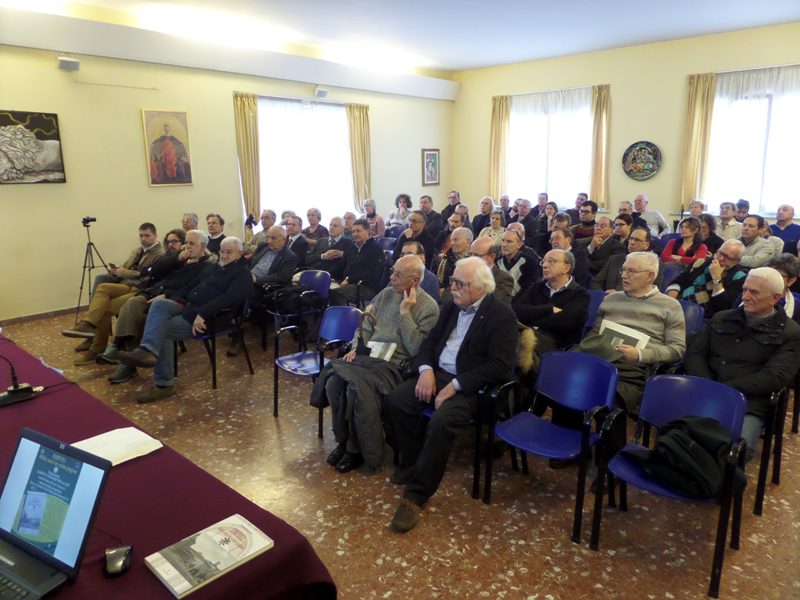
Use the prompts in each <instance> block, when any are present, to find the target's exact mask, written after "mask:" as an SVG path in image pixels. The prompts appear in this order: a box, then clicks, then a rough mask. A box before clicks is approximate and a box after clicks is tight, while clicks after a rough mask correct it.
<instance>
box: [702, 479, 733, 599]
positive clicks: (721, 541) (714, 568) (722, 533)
mask: <svg viewBox="0 0 800 600" xmlns="http://www.w3.org/2000/svg"><path fill="white" fill-rule="evenodd" d="M732 493H733V481H732V478H728V481H727V482H726V483H725V487H724V489H723V492H722V498H721V503H720V507H719V520H718V521H717V540H716V543H715V544H714V559H713V561H712V563H711V581H710V582H709V585H708V595H709V596H711V597H712V598H719V582H720V579H721V578H722V561H723V559H724V557H725V540H726V538H727V536H728V521H729V520H730V516H731V495H732Z"/></svg>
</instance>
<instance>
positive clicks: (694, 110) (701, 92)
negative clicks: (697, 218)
mask: <svg viewBox="0 0 800 600" xmlns="http://www.w3.org/2000/svg"><path fill="white" fill-rule="evenodd" d="M716 90H717V75H716V74H715V73H700V74H698V75H689V106H688V111H687V114H686V140H685V142H684V146H683V177H682V178H681V209H685V208H686V207H687V206H688V205H689V203H691V201H692V200H694V199H696V198H703V195H704V191H705V190H704V186H705V181H704V179H705V172H706V163H707V161H708V142H709V139H710V137H711V113H712V111H713V110H714V94H715V93H716Z"/></svg>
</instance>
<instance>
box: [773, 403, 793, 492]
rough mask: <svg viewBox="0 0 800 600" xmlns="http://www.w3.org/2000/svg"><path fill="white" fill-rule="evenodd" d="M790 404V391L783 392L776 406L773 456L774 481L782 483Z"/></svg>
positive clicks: (778, 483) (777, 483)
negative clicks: (784, 443) (782, 465)
mask: <svg viewBox="0 0 800 600" xmlns="http://www.w3.org/2000/svg"><path fill="white" fill-rule="evenodd" d="M788 404H789V391H788V390H786V391H785V392H784V393H783V394H781V397H780V400H779V401H778V405H777V407H776V417H775V436H774V437H775V444H774V451H773V458H772V483H774V484H775V485H780V483H781V459H782V458H783V432H784V430H785V428H786V412H787V409H788Z"/></svg>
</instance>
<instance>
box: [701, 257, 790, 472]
mask: <svg viewBox="0 0 800 600" xmlns="http://www.w3.org/2000/svg"><path fill="white" fill-rule="evenodd" d="M784 287H785V286H784V282H783V279H782V278H781V276H780V275H779V274H778V272H777V271H775V270H774V269H771V268H769V267H761V268H755V269H753V270H751V271H750V272H749V273H748V274H747V279H745V282H744V288H743V292H742V305H741V306H739V307H736V308H733V309H731V310H725V311H722V312H719V313H717V314H716V315H714V318H713V319H712V320H711V321H710V322H709V323H707V324H706V326H705V327H704V328H703V330H702V332H701V333H700V334H699V335H698V336H697V338H696V339H695V340H694V342H693V343H692V345H691V346H690V348H689V350H688V352H687V353H686V361H685V364H686V373H687V374H688V375H695V376H698V377H705V378H706V379H713V380H714V381H719V382H720V383H724V384H726V385H729V386H731V387H732V388H735V389H737V390H739V391H740V392H742V394H744V395H745V397H746V398H747V414H746V415H745V418H744V425H743V426H742V437H743V438H744V439H745V440H746V442H747V457H748V459H749V458H752V456H753V454H754V453H755V448H756V444H757V442H758V438H759V436H760V435H761V430H762V429H763V427H764V418H765V416H766V415H767V412H768V410H769V407H770V402H771V398H770V396H771V394H772V393H773V392H778V391H780V390H781V389H783V388H784V387H786V386H788V385H790V384H791V382H792V380H793V379H794V376H795V373H796V372H797V366H798V364H800V325H798V324H797V323H795V322H794V321H793V320H791V319H789V318H788V317H787V316H786V313H785V312H784V311H783V309H782V308H780V307H779V306H777V304H778V302H780V300H781V299H782V298H783V297H784Z"/></svg>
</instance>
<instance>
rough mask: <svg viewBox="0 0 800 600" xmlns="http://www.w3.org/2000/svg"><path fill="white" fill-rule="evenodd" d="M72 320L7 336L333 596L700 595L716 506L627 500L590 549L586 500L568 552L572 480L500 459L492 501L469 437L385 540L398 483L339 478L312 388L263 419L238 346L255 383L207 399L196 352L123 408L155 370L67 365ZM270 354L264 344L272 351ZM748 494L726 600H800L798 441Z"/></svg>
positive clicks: (284, 390)
mask: <svg viewBox="0 0 800 600" xmlns="http://www.w3.org/2000/svg"><path fill="white" fill-rule="evenodd" d="M72 323H73V318H72V316H70V315H63V316H56V317H47V318H40V319H36V320H32V321H27V322H24V323H14V324H11V325H7V326H6V327H5V328H4V334H5V335H6V336H7V337H9V338H11V339H13V340H14V341H16V342H17V343H18V344H19V345H21V346H22V347H23V348H25V349H26V350H27V351H28V352H30V353H31V354H33V355H35V356H41V357H42V358H43V359H44V360H45V362H47V363H48V364H50V365H53V366H54V367H56V368H59V369H63V370H64V371H65V375H66V376H67V377H68V378H69V379H71V380H73V381H75V382H77V383H78V384H79V385H81V387H83V388H84V389H86V390H87V391H88V392H90V393H91V394H93V395H95V396H96V397H97V398H99V399H101V400H102V401H103V402H104V403H106V404H108V405H109V406H111V407H112V408H114V409H115V410H117V411H119V412H120V413H122V414H123V415H125V416H126V417H128V418H129V419H131V420H132V421H134V422H135V423H137V424H138V425H139V426H140V427H141V428H142V429H144V430H146V431H148V432H149V433H151V434H152V435H154V436H156V437H158V438H159V439H161V440H162V441H164V442H165V443H167V444H169V445H170V446H172V447H173V448H175V449H176V450H178V451H179V452H181V453H182V454H184V455H185V456H186V457H188V458H189V459H190V460H192V461H193V462H195V463H196V464H197V465H199V466H200V467H202V468H203V469H205V470H207V471H208V472H210V473H211V474H213V475H215V476H216V477H218V478H219V479H221V480H222V481H224V482H225V483H227V484H228V485H230V486H231V487H233V488H234V489H236V490H238V491H239V492H240V493H242V494H243V495H245V496H246V497H248V498H250V499H251V500H252V501H254V502H256V503H257V504H259V505H260V506H262V507H264V508H265V509H267V510H269V511H270V512H272V513H273V514H275V515H277V516H279V517H281V518H282V519H284V520H286V521H287V522H288V523H290V524H291V525H293V526H294V527H296V528H297V529H298V530H299V531H300V532H301V533H303V534H304V535H305V536H306V537H307V538H308V539H309V541H310V542H311V544H312V545H313V546H314V548H315V549H316V551H317V553H318V554H319V555H320V557H321V558H322V560H323V562H324V563H325V565H326V566H327V567H328V569H329V570H330V572H331V574H332V575H333V577H334V579H335V581H336V583H337V585H338V588H339V594H340V597H341V598H343V599H345V600H347V599H361V598H403V599H405V598H414V599H416V598H456V597H459V598H492V599H494V598H501V599H524V600H558V599H561V598H570V599H574V598H592V599H594V598H597V599H605V598H609V599H612V598H613V599H628V598H630V599H641V598H652V599H661V598H670V599H671V598H678V599H684V598H703V597H705V592H706V589H707V586H708V575H709V571H710V566H711V553H712V550H713V543H714V539H713V538H714V535H713V534H714V531H715V528H716V515H717V509H716V507H715V506H695V505H683V504H676V503H673V502H668V501H666V500H664V499H661V498H656V497H653V496H650V495H647V494H644V493H640V492H638V491H636V490H630V491H629V511H628V513H627V514H625V513H622V512H620V511H618V510H614V509H609V510H606V511H604V514H603V529H602V535H601V540H600V543H601V546H600V550H599V551H598V552H593V551H591V550H589V548H588V537H589V526H590V523H589V521H590V518H591V502H592V500H593V496H592V495H591V494H588V493H587V499H586V508H585V510H584V514H583V518H584V521H583V533H582V542H581V544H580V545H578V544H573V543H572V542H571V541H570V538H569V534H570V531H571V525H572V511H573V505H574V494H575V476H576V472H575V470H574V469H567V470H558V471H556V470H551V469H549V468H547V463H546V462H545V461H543V460H540V459H536V458H531V459H530V460H529V466H530V475H524V474H522V473H521V472H514V471H512V469H511V467H510V464H509V460H508V456H507V455H506V456H504V457H502V458H501V459H500V460H498V461H497V462H496V463H495V469H494V471H495V475H494V478H493V487H492V504H491V505H488V506H487V505H485V504H483V503H482V502H479V501H476V500H473V499H472V498H471V490H472V464H471V460H472V438H471V436H470V435H468V434H467V435H465V436H463V437H462V438H459V439H458V440H457V442H456V445H455V448H454V450H453V454H452V456H451V459H450V464H449V467H448V471H447V474H446V475H445V478H444V481H443V482H442V485H441V487H440V489H439V491H438V493H437V494H436V495H435V496H434V497H433V498H432V499H431V501H430V502H429V504H428V506H427V507H426V508H425V509H424V510H423V512H422V514H421V517H420V522H419V525H418V526H417V527H416V528H415V529H413V530H412V531H410V532H408V533H407V534H398V533H395V532H394V531H392V530H391V529H390V528H389V522H390V521H391V519H392V516H393V514H394V511H395V508H396V507H397V504H398V503H399V501H400V497H401V495H402V487H399V486H395V485H392V484H391V483H389V475H390V474H391V472H392V470H393V468H392V465H391V460H392V455H391V451H390V450H388V449H387V453H386V459H385V463H384V467H383V469H382V471H381V472H379V473H377V474H374V475H368V474H366V473H363V472H359V471H356V472H352V473H348V474H345V475H342V474H339V473H337V472H336V471H335V470H334V469H333V468H331V467H329V466H328V465H327V464H326V463H325V457H326V456H327V454H328V452H330V451H331V450H332V449H333V447H334V441H333V436H332V433H331V432H330V415H329V413H328V412H326V413H325V438H324V439H323V440H320V439H318V438H317V435H316V432H317V411H316V410H315V409H313V408H311V407H310V406H309V405H308V396H309V393H310V382H309V381H306V380H303V379H300V378H296V377H292V376H288V375H285V374H282V375H281V385H280V392H281V393H280V417H279V418H277V419H276V418H273V416H272V362H271V361H272V354H271V351H267V352H264V351H262V350H261V348H260V346H259V334H258V332H257V331H255V330H253V331H251V332H249V334H248V340H247V341H248V348H249V349H250V351H251V356H252V359H253V363H254V367H255V370H256V373H255V375H250V374H249V373H248V372H247V367H246V364H245V360H244V357H243V356H237V357H227V356H225V355H224V348H223V349H222V350H221V351H220V354H221V356H220V357H219V374H218V386H219V389H217V390H212V389H211V372H210V367H209V364H208V359H207V358H206V356H205V352H204V351H203V348H202V346H201V345H200V343H199V342H195V341H190V342H187V344H186V345H187V349H188V350H187V352H186V353H185V354H181V355H180V358H179V376H178V379H177V390H178V391H177V394H176V395H175V396H173V397H172V398H168V399H166V400H162V401H159V402H155V403H153V404H148V405H138V404H136V402H135V401H134V400H133V396H134V394H135V393H136V392H137V391H140V390H143V389H146V387H148V386H149V385H151V382H152V379H151V377H152V374H151V373H149V372H147V371H146V370H140V373H139V375H138V376H137V377H136V378H135V379H133V380H132V381H130V382H128V383H125V384H121V385H110V384H109V383H108V382H107V381H106V377H107V376H108V375H109V374H110V372H111V370H112V369H113V367H106V366H100V365H92V366H89V367H74V366H73V365H72V361H73V360H74V358H75V352H74V351H73V349H72V348H73V346H74V345H75V343H76V341H75V340H70V339H67V338H63V337H61V336H60V335H59V333H58V332H59V331H60V330H61V329H64V328H66V327H68V326H70V325H71V324H72ZM269 347H270V348H271V346H269ZM756 468H757V467H756V466H755V465H753V466H752V467H751V468H750V471H751V473H750V482H749V484H748V488H747V490H746V493H745V511H744V516H743V524H742V545H741V549H740V550H738V551H733V550H730V549H729V548H728V549H726V554H725V565H724V571H723V576H722V586H721V597H722V598H736V599H748V600H750V599H765V600H766V599H780V600H783V599H789V598H800V436H798V435H797V434H791V433H787V434H786V436H785V441H784V449H783V470H782V479H781V484H780V486H773V485H769V486H768V489H767V496H766V502H765V506H764V516H763V517H756V516H754V515H753V514H752V506H753V498H754V493H755V482H754V481H753V478H754V473H753V472H754V470H755V469H756Z"/></svg>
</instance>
